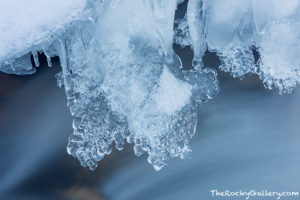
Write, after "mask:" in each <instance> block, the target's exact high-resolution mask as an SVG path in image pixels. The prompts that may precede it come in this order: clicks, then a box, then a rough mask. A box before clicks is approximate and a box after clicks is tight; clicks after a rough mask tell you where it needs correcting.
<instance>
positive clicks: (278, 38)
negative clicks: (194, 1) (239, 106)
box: [206, 0, 300, 93]
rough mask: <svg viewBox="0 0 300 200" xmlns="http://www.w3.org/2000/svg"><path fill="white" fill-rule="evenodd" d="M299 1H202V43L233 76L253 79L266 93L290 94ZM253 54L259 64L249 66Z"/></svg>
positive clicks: (295, 75) (296, 64) (295, 71)
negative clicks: (260, 82) (253, 76)
mask: <svg viewBox="0 0 300 200" xmlns="http://www.w3.org/2000/svg"><path fill="white" fill-rule="evenodd" d="M299 4H300V3H299V1H298V0H288V1H283V0H274V1H273V0H263V1H260V0H238V1H236V0H229V1H220V0H212V1H207V9H206V15H207V30H206V32H207V35H206V38H207V44H208V47H209V49H210V50H211V51H217V52H218V55H219V56H220V58H221V61H222V65H221V66H220V69H221V70H224V71H227V72H230V73H231V74H232V75H233V76H234V77H240V78H243V77H244V76H245V75H246V74H258V75H259V77H260V78H261V79H262V80H263V82H264V84H265V86H266V88H269V89H272V88H274V87H276V88H278V89H279V92H280V93H285V92H292V90H293V88H294V87H295V86H296V85H297V84H298V83H299V78H300V77H299V68H300V60H299V59H298V58H297V55H298V54H299V50H300V48H299V39H300V37H299V34H300V29H299V23H300V15H299ZM253 49H256V50H257V51H258V53H259V55H260V59H259V61H258V62H257V63H255V59H254V55H253Z"/></svg>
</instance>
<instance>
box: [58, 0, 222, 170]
mask: <svg viewBox="0 0 300 200" xmlns="http://www.w3.org/2000/svg"><path fill="white" fill-rule="evenodd" d="M103 7H104V9H103V13H100V14H99V17H98V20H97V21H96V24H95V29H94V33H91V35H92V38H90V39H83V41H85V45H80V41H77V39H76V38H75V41H72V42H68V43H69V44H71V47H67V48H68V49H70V50H69V51H67V54H68V57H67V58H68V59H67V60H68V61H66V62H69V63H70V64H71V65H70V67H71V69H68V70H72V74H69V75H68V76H67V77H65V80H68V82H69V80H70V82H71V83H70V84H68V85H73V87H70V90H69V91H71V92H72V93H71V94H69V100H70V101H69V104H70V105H71V108H70V109H71V112H72V111H73V112H72V113H73V116H75V117H76V118H75V119H74V121H76V122H74V124H75V126H74V128H75V131H74V134H73V135H72V136H71V137H70V140H69V145H68V149H69V153H70V154H72V155H74V156H76V157H78V158H79V160H80V161H81V163H82V165H84V166H89V167H90V168H91V169H94V168H95V167H96V166H97V161H99V160H101V159H102V158H103V156H104V155H105V154H109V153H110V152H111V149H112V143H113V142H115V144H116V147H117V149H122V148H123V147H122V146H123V144H124V140H125V139H126V140H127V141H128V142H130V143H131V142H134V143H135V146H134V150H135V153H136V155H138V156H139V155H141V154H143V153H144V152H147V153H148V154H149V157H148V161H149V162H150V163H151V164H153V166H154V168H155V169H157V170H159V169H161V168H162V167H163V166H165V165H166V164H167V161H168V160H169V159H170V158H172V157H178V156H179V157H181V158H184V157H186V156H188V155H189V154H190V151H191V150H190V149H189V147H188V143H189V139H190V138H191V137H192V136H193V135H194V133H195V127H196V120H197V109H196V108H197V106H199V104H200V103H201V102H203V101H206V100H207V99H208V98H212V97H214V96H215V95H216V93H217V91H218V85H217V80H216V74H215V73H214V72H213V71H211V70H204V71H202V70H194V71H193V72H190V71H184V70H182V69H181V66H180V61H179V60H178V57H177V56H175V55H174V53H173V49H172V44H173V23H174V14H175V9H176V1H157V2H156V1H149V2H146V3H144V2H142V1H138V0H136V1H132V0H130V1H129V0H127V1H125V0H124V1H122V2H121V1H120V2H118V3H117V4H114V6H111V4H109V3H107V4H106V3H104V5H103ZM170 8H172V9H170ZM120 15H121V16H123V17H122V18H119V17H118V16H120ZM112 21H113V22H114V24H115V26H111V22H112ZM82 30H87V29H86V28H82ZM90 30H91V29H90ZM75 35H76V34H75ZM67 46H68V45H67ZM82 46H84V47H85V48H84V49H82ZM64 48H66V47H64ZM64 48H63V49H64ZM83 51H84V52H85V53H82V52H83ZM83 55H85V56H84V57H83V58H80V57H81V56H83ZM61 57H63V56H61ZM78 64H79V65H78ZM68 70H66V71H68ZM66 73H67V72H66ZM66 73H65V72H63V74H66ZM91 75H93V76H91ZM94 76H95V77H94ZM70 77H71V78H70ZM198 78H199V80H198ZM82 80H86V81H82ZM87 83H88V84H87ZM67 87H68V86H67ZM67 87H66V83H65V88H67ZM67 94H68V92H67ZM86 101H88V102H86Z"/></svg>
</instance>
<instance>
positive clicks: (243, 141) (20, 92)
mask: <svg viewBox="0 0 300 200" xmlns="http://www.w3.org/2000/svg"><path fill="white" fill-rule="evenodd" d="M54 63H55V62H54ZM59 70H60V68H59V66H58V64H56V65H55V66H54V67H53V68H47V67H45V66H42V67H41V68H40V69H38V72H37V74H35V75H32V76H29V77H22V76H12V75H4V74H1V75H0V83H1V85H0V136H1V140H0V163H1V164H0V199H5V200H18V199H22V200H23V199H25V200H26V199H30V200H31V199H51V200H53V199H88V200H99V199H112V200H119V199H120V200H126V199H128V200H129V199H130V200H134V199H137V200H140V199H143V200H144V199H151V200H152V199H172V200H177V199H180V200H181V199H189V200H190V199H192V200H193V199H201V200H207V199H218V198H212V197H211V193H210V190H212V189H218V190H225V189H231V190H245V191H249V190H252V189H255V190H261V189H267V190H270V191H279V192H280V191H298V192H300V173H299V170H298V169H299V167H300V145H299V144H300V106H299V105H300V90H299V88H298V89H297V90H296V91H295V93H294V94H290V95H283V96H280V95H278V93H277V91H268V90H266V89H264V88H263V87H262V86H261V83H260V82H259V80H258V79H257V78H256V77H250V78H248V79H246V80H243V81H240V80H236V79H232V78H230V77H229V76H228V75H226V74H224V73H219V74H220V75H219V78H220V88H221V91H220V94H219V95H218V96H217V97H216V98H215V99H213V100H210V101H209V102H208V103H207V104H203V106H202V108H201V109H200V110H199V123H198V127H197V133H196V135H195V137H194V138H193V140H192V143H191V146H192V149H193V154H192V159H190V160H179V159H178V160H177V159H175V160H171V162H170V163H169V165H168V166H167V167H165V168H163V169H162V170H161V171H160V172H156V171H155V170H154V169H153V168H152V166H151V165H149V164H148V163H147V161H146V157H145V156H142V157H140V158H137V157H135V156H134V153H133V150H132V146H130V145H128V146H127V147H126V148H125V150H124V151H121V152H119V151H114V152H113V153H112V155H110V156H107V157H106V158H105V159H104V160H103V161H101V162H100V164H99V165H100V166H99V167H98V169H97V170H96V171H95V172H92V171H89V170H88V169H83V168H82V167H81V166H80V164H79V162H78V161H77V160H76V159H74V158H72V157H70V156H68V155H67V153H66V145H67V138H68V135H69V134H70V133H71V131H72V128H71V124H72V123H71V117H70V113H69V110H68V108H67V107H66V98H65V94H64V90H63V89H60V88H58V87H57V86H56V80H55V78H54V74H55V73H57V72H58V71H59ZM219 199H220V198H219ZM221 199H225V200H227V199H228V198H227V199H226V198H221ZM230 199H233V198H230ZM239 199H244V198H239ZM263 199H267V198H263ZM270 199H274V198H270ZM282 199H284V198H282ZM286 199H287V198H286ZM292 199H297V198H292ZM298 199H300V198H299V197H298Z"/></svg>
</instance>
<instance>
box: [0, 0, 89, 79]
mask: <svg viewBox="0 0 300 200" xmlns="http://www.w3.org/2000/svg"><path fill="white" fill-rule="evenodd" d="M88 3H89V0H76V1H73V0H63V1H61V0H51V1H39V0H26V1H23V0H2V1H0V19H1V22H0V38H1V39H0V70H1V71H4V72H11V73H15V74H29V73H33V72H34V71H35V70H34V69H33V68H32V67H31V68H30V67H29V65H26V68H25V67H24V68H25V69H20V70H19V68H18V67H16V68H15V69H13V68H14V67H13V66H12V65H13V63H14V62H15V59H16V58H18V60H21V59H22V62H24V63H25V62H26V63H27V62H30V60H29V59H28V56H25V57H22V56H23V55H25V54H27V53H29V52H31V51H32V52H33V53H34V54H33V55H37V51H39V50H42V49H43V48H47V47H48V45H49V44H51V43H52V42H53V41H54V40H55V39H57V37H58V36H60V35H61V34H62V33H63V32H64V31H65V30H66V27H67V26H70V25H72V23H73V22H75V21H77V20H79V19H81V18H84V15H85V12H84V11H87V10H88V9H85V8H87V6H88ZM35 57H36V56H35ZM17 62H20V61H17ZM35 64H37V65H38V61H37V60H36V59H35ZM9 65H10V66H11V67H9ZM15 65H18V64H15ZM9 68H11V69H9Z"/></svg>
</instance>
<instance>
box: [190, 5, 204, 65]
mask: <svg viewBox="0 0 300 200" xmlns="http://www.w3.org/2000/svg"><path fill="white" fill-rule="evenodd" d="M204 6H205V0H190V1H189V3H188V6H187V22H188V26H189V31H190V35H191V39H192V46H193V50H194V59H193V66H194V67H199V66H202V65H203V64H202V56H203V54H204V52H205V50H206V41H205V17H204V16H205V15H204Z"/></svg>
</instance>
